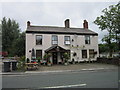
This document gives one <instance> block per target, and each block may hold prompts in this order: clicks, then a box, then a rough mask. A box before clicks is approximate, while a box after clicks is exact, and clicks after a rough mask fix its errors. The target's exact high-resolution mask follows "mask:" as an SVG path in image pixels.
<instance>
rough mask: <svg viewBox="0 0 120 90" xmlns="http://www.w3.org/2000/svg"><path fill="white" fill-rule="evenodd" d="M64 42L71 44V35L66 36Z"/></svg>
mask: <svg viewBox="0 0 120 90" xmlns="http://www.w3.org/2000/svg"><path fill="white" fill-rule="evenodd" d="M64 43H65V45H70V36H65V37H64Z"/></svg>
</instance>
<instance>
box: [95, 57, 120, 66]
mask: <svg viewBox="0 0 120 90" xmlns="http://www.w3.org/2000/svg"><path fill="white" fill-rule="evenodd" d="M97 62H98V63H106V64H114V65H120V58H117V57H116V58H101V57H98V58H97Z"/></svg>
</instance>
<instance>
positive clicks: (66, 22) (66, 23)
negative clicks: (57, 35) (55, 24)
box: [65, 19, 70, 28]
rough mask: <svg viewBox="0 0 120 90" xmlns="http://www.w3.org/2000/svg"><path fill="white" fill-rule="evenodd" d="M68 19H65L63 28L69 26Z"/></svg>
mask: <svg viewBox="0 0 120 90" xmlns="http://www.w3.org/2000/svg"><path fill="white" fill-rule="evenodd" d="M69 21H70V20H69V19H66V20H65V28H69V27H70V23H69Z"/></svg>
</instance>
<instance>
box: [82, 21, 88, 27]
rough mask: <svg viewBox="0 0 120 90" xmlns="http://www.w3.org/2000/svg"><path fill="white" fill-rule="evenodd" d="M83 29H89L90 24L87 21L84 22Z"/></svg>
mask: <svg viewBox="0 0 120 90" xmlns="http://www.w3.org/2000/svg"><path fill="white" fill-rule="evenodd" d="M83 28H84V29H88V22H87V20H84V23H83Z"/></svg>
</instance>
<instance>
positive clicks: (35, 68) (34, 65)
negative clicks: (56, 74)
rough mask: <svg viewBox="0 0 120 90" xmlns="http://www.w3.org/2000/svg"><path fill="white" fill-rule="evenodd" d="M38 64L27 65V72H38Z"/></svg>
mask: <svg viewBox="0 0 120 90" xmlns="http://www.w3.org/2000/svg"><path fill="white" fill-rule="evenodd" d="M37 69H38V63H26V70H37Z"/></svg>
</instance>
